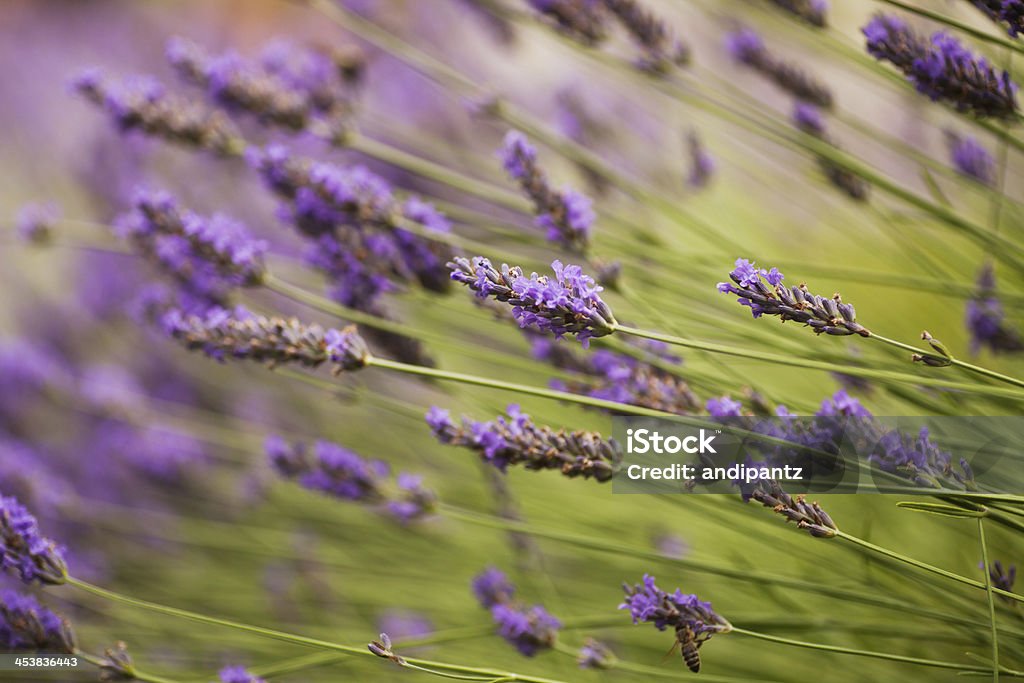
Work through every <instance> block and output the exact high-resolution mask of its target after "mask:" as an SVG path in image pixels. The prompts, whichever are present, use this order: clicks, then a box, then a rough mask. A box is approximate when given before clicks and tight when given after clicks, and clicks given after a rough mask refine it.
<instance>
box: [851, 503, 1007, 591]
mask: <svg viewBox="0 0 1024 683" xmlns="http://www.w3.org/2000/svg"><path fill="white" fill-rule="evenodd" d="M979 519H981V518H980V517H979ZM836 538H842V539H843V540H846V541H849V542H851V543H855V544H857V545H859V546H861V547H864V548H867V549H868V550H871V551H873V552H876V553H878V554H880V555H885V556H886V557H889V558H891V559H894V560H898V561H900V562H903V563H905V564H908V565H910V566H912V567H917V568H918V569H922V570H924V571H926V572H930V573H932V574H936V575H938V576H942V577H944V578H947V579H950V580H951V581H956V582H957V583H962V584H964V585H965V586H970V587H972V588H979V589H981V590H988V588H987V587H986V584H985V583H983V582H981V581H976V580H975V579H971V578H968V577H966V576H961V575H960V574H957V573H955V572H951V571H948V570H946V569H942V568H941V567H936V566H935V565H932V564H928V563H927V562H922V561H920V560H915V559H914V558H912V557H907V556H906V555H903V554H902V553H898V552H896V551H895V550H889V549H888V548H883V547H882V546H878V545H875V544H874V543H871V542H870V541H865V540H864V539H863V538H858V537H857V536H853V535H851V534H848V533H846V532H844V531H837V532H836ZM991 591H992V592H993V593H997V594H999V595H1000V596H1002V597H1004V598H1009V599H1011V600H1016V601H1017V602H1024V595H1018V594H1017V593H1013V592H1011V591H1007V590H1003V589H1001V588H995V587H993V588H991Z"/></svg>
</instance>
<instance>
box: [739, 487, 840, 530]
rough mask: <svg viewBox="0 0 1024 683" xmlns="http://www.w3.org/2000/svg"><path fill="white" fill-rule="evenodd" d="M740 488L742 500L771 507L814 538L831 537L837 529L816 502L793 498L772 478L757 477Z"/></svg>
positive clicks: (797, 497)
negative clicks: (754, 501) (753, 501)
mask: <svg viewBox="0 0 1024 683" xmlns="http://www.w3.org/2000/svg"><path fill="white" fill-rule="evenodd" d="M741 488H742V490H743V499H744V500H756V501H757V502H758V503H761V505H764V506H765V507H767V508H772V510H774V511H775V512H777V513H779V514H780V515H782V516H783V517H785V518H786V521H787V522H796V525H797V527H799V528H801V529H805V530H806V531H807V533H809V534H810V535H811V536H814V537H815V538H832V537H833V536H835V535H836V532H837V531H838V530H839V528H838V527H837V526H836V523H835V522H833V521H832V518H831V517H829V515H828V513H827V512H825V511H824V510H823V509H821V506H820V505H818V503H817V502H813V503H808V502H807V501H806V500H804V497H803V496H796V497H795V498H794V497H793V496H791V495H789V494H788V493H786V492H785V491H783V490H782V487H781V486H780V485H779V483H778V482H777V481H775V480H774V479H758V480H757V481H755V482H753V483H752V484H751V485H747V486H743V487H741Z"/></svg>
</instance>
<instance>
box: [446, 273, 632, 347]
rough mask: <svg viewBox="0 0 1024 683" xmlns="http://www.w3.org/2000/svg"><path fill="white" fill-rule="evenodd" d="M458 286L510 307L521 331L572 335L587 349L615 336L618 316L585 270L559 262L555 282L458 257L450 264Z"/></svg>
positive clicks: (543, 276)
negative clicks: (595, 339)
mask: <svg viewBox="0 0 1024 683" xmlns="http://www.w3.org/2000/svg"><path fill="white" fill-rule="evenodd" d="M448 268H449V269H451V271H452V274H451V277H452V280H455V281H456V282H460V283H462V284H464V285H466V286H468V287H469V288H470V289H471V290H473V291H474V292H476V295H477V296H478V297H480V298H481V299H486V298H488V297H493V298H494V299H497V300H498V301H501V302H504V303H508V304H510V305H511V306H512V307H513V308H512V315H513V316H515V318H516V320H518V321H519V326H520V327H524V328H525V327H533V328H535V329H537V330H540V331H546V332H551V333H553V334H554V335H555V337H557V338H561V337H562V336H564V335H566V334H572V335H574V336H575V337H576V338H577V339H579V340H580V341H581V342H583V345H584V347H586V346H587V345H588V344H589V340H590V339H591V338H593V337H603V336H605V335H608V334H611V333H612V332H614V331H615V328H614V325H615V316H614V315H612V311H611V309H610V308H608V304H606V303H605V302H604V301H603V300H602V299H601V297H600V296H599V294H598V292H600V291H602V289H603V288H602V287H600V286H599V285H597V283H595V282H594V280H593V278H591V277H589V276H587V275H584V274H583V270H582V269H581V268H580V267H579V266H563V265H562V262H561V261H557V260H556V261H553V262H552V263H551V268H552V270H554V273H555V276H554V278H551V277H548V276H546V275H538V274H537V273H533V274H531V275H530V276H529V277H527V276H526V275H524V274H523V269H522V268H520V267H518V266H515V267H512V266H508V265H505V264H503V265H502V266H501V271H500V272H499V271H497V270H496V269H495V268H494V267H493V266H492V265H491V262H490V261H489V260H487V259H485V258H484V257H482V256H475V257H473V259H472V260H471V259H467V258H465V257H462V256H460V257H457V258H455V259H453V260H452V261H451V262H449V263H448Z"/></svg>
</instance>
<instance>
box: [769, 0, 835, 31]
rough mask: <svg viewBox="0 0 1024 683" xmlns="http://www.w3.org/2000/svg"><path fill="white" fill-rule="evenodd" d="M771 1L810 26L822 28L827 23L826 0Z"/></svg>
mask: <svg viewBox="0 0 1024 683" xmlns="http://www.w3.org/2000/svg"><path fill="white" fill-rule="evenodd" d="M772 2H774V3H775V4H776V5H778V6H779V7H781V8H782V9H784V10H786V11H787V12H789V13H790V14H794V15H796V16H798V17H800V18H801V19H803V20H804V21H806V22H807V23H809V24H811V25H812V26H818V27H820V28H824V27H825V26H826V24H827V23H828V16H827V12H828V2H826V0H772Z"/></svg>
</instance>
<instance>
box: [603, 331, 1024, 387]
mask: <svg viewBox="0 0 1024 683" xmlns="http://www.w3.org/2000/svg"><path fill="white" fill-rule="evenodd" d="M613 329H614V330H615V331H616V332H621V333H623V334H630V335H633V336H636V337H644V338H646V339H654V340H655V341H662V342H665V343H666V344H673V345H675V346H682V347H686V348H693V349H700V350H703V351H712V352H714V353H721V354H724V355H727V356H735V357H737V358H749V359H750V360H756V361H761V362H769V363H776V364H778V365H788V366H792V367H798V368H806V369H809V370H823V371H825V372H842V373H845V374H847V375H853V376H855V377H868V378H873V379H879V380H886V381H890V382H902V383H908V384H917V385H920V386H933V387H941V388H945V389H951V390H958V391H964V392H968V393H976V394H983V395H989V396H1002V397H1006V398H1013V399H1017V400H1024V392H1022V391H1020V390H1018V389H1009V388H1006V389H1004V388H1002V387H992V386H986V385H976V384H967V383H962V382H950V381H946V380H939V379H935V378H932V377H918V376H916V375H908V374H905V373H897V372H890V371H887V370H874V369H871V368H862V367H857V366H852V365H839V364H835V363H826V362H821V361H813V360H806V359H804V358H799V357H796V356H792V357H790V356H776V355H771V354H765V353H758V352H756V351H748V350H746V349H740V348H736V347H731V346H723V345H720V344H713V343H710V342H702V341H689V340H686V339H682V338H680V337H674V336H672V335H667V334H661V333H659V332H652V331H650V330H641V329H639V328H636V327H629V326H628V325H623V324H621V323H616V324H615V325H614V326H613ZM1011 379H1012V378H1011Z"/></svg>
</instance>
